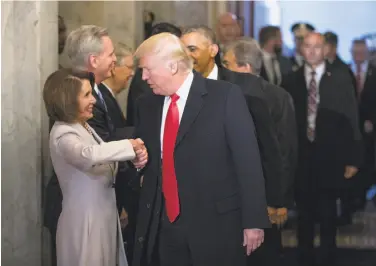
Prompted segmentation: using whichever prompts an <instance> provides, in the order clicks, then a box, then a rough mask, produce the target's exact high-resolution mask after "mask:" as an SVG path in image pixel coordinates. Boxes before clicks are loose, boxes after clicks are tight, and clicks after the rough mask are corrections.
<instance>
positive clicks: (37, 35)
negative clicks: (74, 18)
mask: <svg viewBox="0 0 376 266" xmlns="http://www.w3.org/2000/svg"><path fill="white" fill-rule="evenodd" d="M1 22H2V23H1V27H2V28H1V31H2V62H1V63H2V66H3V69H2V80H1V87H2V89H1V100H2V110H1V111H2V119H1V123H2V125H1V135H2V140H1V144H2V147H1V148H2V169H1V172H2V191H1V193H2V198H1V199H2V213H1V214H2V215H1V222H2V228H1V229H2V263H3V265H30V266H40V265H43V262H42V261H43V258H42V257H43V252H42V246H43V243H42V242H43V241H42V194H43V192H42V191H43V190H42V187H43V176H44V175H45V173H44V169H43V157H46V158H48V154H44V153H43V151H46V150H47V149H46V147H47V138H46V135H47V134H46V132H48V127H47V126H46V125H47V123H46V114H45V108H44V104H43V99H42V85H43V84H44V81H45V79H46V77H47V75H49V74H50V73H51V72H53V71H54V70H56V69H57V67H58V34H57V3H56V2H51V1H24V2H19V1H8V2H5V1H3V2H1Z"/></svg>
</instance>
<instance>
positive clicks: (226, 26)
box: [215, 12, 241, 66]
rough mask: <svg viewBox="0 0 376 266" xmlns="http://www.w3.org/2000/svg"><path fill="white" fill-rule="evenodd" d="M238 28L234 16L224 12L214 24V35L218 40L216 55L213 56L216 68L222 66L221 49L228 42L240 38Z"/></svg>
mask: <svg viewBox="0 0 376 266" xmlns="http://www.w3.org/2000/svg"><path fill="white" fill-rule="evenodd" d="M240 34H241V33H240V26H239V23H238V19H237V17H236V15H234V14H232V13H230V12H226V13H223V14H221V15H220V16H219V17H218V20H217V24H216V35H217V39H218V43H217V44H218V47H219V51H218V54H217V55H216V56H215V63H216V64H217V65H218V66H221V64H222V61H221V59H222V56H223V55H222V52H221V51H222V49H223V46H224V45H226V44H227V43H229V42H232V41H235V40H236V39H237V38H239V37H240Z"/></svg>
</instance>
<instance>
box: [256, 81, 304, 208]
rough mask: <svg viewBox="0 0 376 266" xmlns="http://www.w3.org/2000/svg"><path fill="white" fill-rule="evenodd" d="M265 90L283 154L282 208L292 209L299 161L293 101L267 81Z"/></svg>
mask: <svg viewBox="0 0 376 266" xmlns="http://www.w3.org/2000/svg"><path fill="white" fill-rule="evenodd" d="M263 89H264V91H265V95H266V98H267V101H268V104H269V106H270V112H271V116H272V118H273V122H274V124H275V128H276V132H277V140H278V143H279V148H280V152H281V159H282V173H281V188H282V189H281V191H282V192H281V194H282V196H281V197H282V200H283V204H282V206H286V207H291V206H292V204H293V184H294V180H295V169H296V165H297V159H298V158H297V156H298V154H297V152H298V140H297V134H296V120H295V110H294V105H293V100H292V98H291V95H290V94H289V93H288V92H286V91H285V90H284V89H282V88H281V87H278V86H275V85H273V84H270V83H268V82H266V81H264V82H263Z"/></svg>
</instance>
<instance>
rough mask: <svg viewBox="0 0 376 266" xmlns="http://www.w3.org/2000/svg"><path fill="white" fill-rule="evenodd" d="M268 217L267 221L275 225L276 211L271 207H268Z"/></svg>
mask: <svg viewBox="0 0 376 266" xmlns="http://www.w3.org/2000/svg"><path fill="white" fill-rule="evenodd" d="M268 216H269V221H270V223H272V224H275V223H276V222H277V221H276V220H277V209H276V208H273V207H268Z"/></svg>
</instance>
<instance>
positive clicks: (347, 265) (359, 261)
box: [260, 248, 376, 266]
mask: <svg viewBox="0 0 376 266" xmlns="http://www.w3.org/2000/svg"><path fill="white" fill-rule="evenodd" d="M337 258H338V259H337V264H336V265H327V266H375V265H376V250H359V249H344V248H339V249H338V251H337ZM260 266H261V265H260ZM265 266H268V265H265ZM279 266H301V265H298V263H297V260H296V250H295V248H286V249H284V251H283V256H282V258H281V264H280V265H279Z"/></svg>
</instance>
